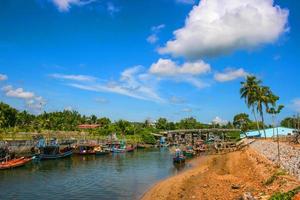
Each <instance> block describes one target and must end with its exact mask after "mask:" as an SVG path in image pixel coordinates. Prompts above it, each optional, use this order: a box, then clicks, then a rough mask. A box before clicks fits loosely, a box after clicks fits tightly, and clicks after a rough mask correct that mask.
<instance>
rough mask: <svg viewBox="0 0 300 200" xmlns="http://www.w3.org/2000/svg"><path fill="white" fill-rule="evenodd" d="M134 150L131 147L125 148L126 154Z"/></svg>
mask: <svg viewBox="0 0 300 200" xmlns="http://www.w3.org/2000/svg"><path fill="white" fill-rule="evenodd" d="M134 150H135V146H133V145H131V146H130V147H126V152H133V151H134Z"/></svg>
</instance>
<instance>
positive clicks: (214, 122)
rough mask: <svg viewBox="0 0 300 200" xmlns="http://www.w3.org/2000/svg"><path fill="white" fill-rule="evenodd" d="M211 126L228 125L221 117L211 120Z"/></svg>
mask: <svg viewBox="0 0 300 200" xmlns="http://www.w3.org/2000/svg"><path fill="white" fill-rule="evenodd" d="M212 123H213V124H219V125H226V124H227V123H228V121H227V120H225V119H222V118H221V117H218V116H216V117H215V118H214V119H213V120H212Z"/></svg>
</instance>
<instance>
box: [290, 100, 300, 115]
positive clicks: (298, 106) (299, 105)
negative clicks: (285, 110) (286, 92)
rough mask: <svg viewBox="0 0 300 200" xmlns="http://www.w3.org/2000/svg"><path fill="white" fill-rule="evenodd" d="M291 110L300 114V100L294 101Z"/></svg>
mask: <svg viewBox="0 0 300 200" xmlns="http://www.w3.org/2000/svg"><path fill="white" fill-rule="evenodd" d="M291 108H292V109H293V110H295V111H296V112H300V98H297V99H294V100H293V101H292V105H291Z"/></svg>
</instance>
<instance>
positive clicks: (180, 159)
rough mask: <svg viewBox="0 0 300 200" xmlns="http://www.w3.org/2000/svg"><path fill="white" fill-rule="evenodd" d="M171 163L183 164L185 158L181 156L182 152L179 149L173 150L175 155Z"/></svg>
mask: <svg viewBox="0 0 300 200" xmlns="http://www.w3.org/2000/svg"><path fill="white" fill-rule="evenodd" d="M173 162H174V163H178V164H181V163H185V156H184V155H183V153H182V151H181V150H180V149H176V150H175V155H174V157H173Z"/></svg>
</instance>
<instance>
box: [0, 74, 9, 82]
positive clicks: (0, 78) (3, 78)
mask: <svg viewBox="0 0 300 200" xmlns="http://www.w3.org/2000/svg"><path fill="white" fill-rule="evenodd" d="M7 79H8V77H7V75H5V74H0V81H5V80H7Z"/></svg>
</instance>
